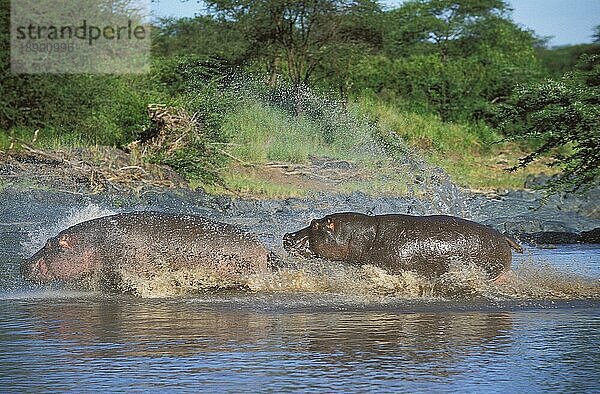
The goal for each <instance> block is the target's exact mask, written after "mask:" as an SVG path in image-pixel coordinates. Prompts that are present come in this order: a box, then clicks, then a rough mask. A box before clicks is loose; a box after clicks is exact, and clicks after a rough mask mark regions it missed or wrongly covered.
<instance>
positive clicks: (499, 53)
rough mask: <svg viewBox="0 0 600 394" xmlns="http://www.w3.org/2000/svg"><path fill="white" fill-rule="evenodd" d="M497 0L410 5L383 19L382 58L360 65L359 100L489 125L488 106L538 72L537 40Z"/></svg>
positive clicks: (355, 79) (355, 82)
mask: <svg viewBox="0 0 600 394" xmlns="http://www.w3.org/2000/svg"><path fill="white" fill-rule="evenodd" d="M506 11H507V7H506V4H505V2H503V1H498V0H462V1H449V0H435V1H422V0H418V1H416V0H415V1H408V2H405V3H403V4H402V5H401V6H400V7H399V8H398V9H396V10H393V11H391V12H389V13H388V14H386V15H385V16H384V18H383V20H384V26H385V27H384V33H385V34H384V45H383V48H384V51H383V53H382V54H380V55H377V56H372V57H364V58H363V59H361V60H359V61H358V62H356V64H355V65H354V67H353V70H352V72H351V75H352V88H353V92H354V94H355V95H362V94H363V93H364V92H365V91H369V92H374V93H375V94H377V95H380V96H383V97H385V96H391V97H394V98H395V99H396V100H397V102H399V103H401V104H402V105H403V107H404V108H407V109H414V110H417V111H420V112H433V113H436V114H438V115H439V116H440V117H441V118H442V119H443V120H453V121H456V120H458V121H473V120H475V121H477V120H482V119H483V120H485V119H487V117H488V116H489V113H490V105H489V103H490V102H492V101H498V100H502V99H504V98H506V97H507V96H509V95H510V92H511V90H512V88H513V86H514V85H515V84H517V83H519V82H526V81H530V80H532V79H533V78H536V77H537V76H538V75H539V73H540V68H539V67H538V65H537V63H536V59H535V56H534V51H533V44H534V43H535V39H534V38H533V36H532V34H531V33H530V32H527V31H523V30H521V29H520V28H519V27H518V26H516V25H515V24H514V23H513V22H512V21H511V20H510V19H508V17H507V16H506Z"/></svg>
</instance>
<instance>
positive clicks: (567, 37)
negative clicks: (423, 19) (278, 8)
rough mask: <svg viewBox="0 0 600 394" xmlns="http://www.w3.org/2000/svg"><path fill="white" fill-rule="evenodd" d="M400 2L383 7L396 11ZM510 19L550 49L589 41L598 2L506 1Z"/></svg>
mask: <svg viewBox="0 0 600 394" xmlns="http://www.w3.org/2000/svg"><path fill="white" fill-rule="evenodd" d="M401 2H402V0H386V1H382V4H384V5H385V6H388V7H395V6H397V5H398V4H400V3H401ZM508 2H509V4H510V6H511V8H512V9H513V12H512V19H513V20H514V21H515V22H516V23H518V24H519V25H521V26H522V27H525V28H527V29H530V30H533V31H534V32H535V33H536V35H538V36H540V37H547V36H552V37H553V38H552V39H551V40H550V41H549V45H550V46H560V45H569V44H582V43H589V42H591V41H592V37H591V36H592V34H593V28H594V26H597V25H600V0H508ZM152 8H153V13H154V15H156V16H160V17H165V16H175V17H184V16H187V17H192V16H194V14H196V13H199V12H201V11H202V5H201V4H198V2H197V1H196V0H188V1H184V2H182V1H181V0H153V3H152Z"/></svg>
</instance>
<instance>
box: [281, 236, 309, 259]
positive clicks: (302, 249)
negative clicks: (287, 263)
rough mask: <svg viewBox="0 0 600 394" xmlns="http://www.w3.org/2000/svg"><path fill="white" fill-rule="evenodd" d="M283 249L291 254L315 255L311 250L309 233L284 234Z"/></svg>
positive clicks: (301, 255)
mask: <svg viewBox="0 0 600 394" xmlns="http://www.w3.org/2000/svg"><path fill="white" fill-rule="evenodd" d="M283 249H285V251H286V252H287V253H288V254H289V255H290V256H300V257H307V258H308V257H314V256H315V254H314V253H313V252H312V251H311V250H310V240H309V238H308V235H304V234H302V233H301V232H299V233H288V234H285V235H284V236H283Z"/></svg>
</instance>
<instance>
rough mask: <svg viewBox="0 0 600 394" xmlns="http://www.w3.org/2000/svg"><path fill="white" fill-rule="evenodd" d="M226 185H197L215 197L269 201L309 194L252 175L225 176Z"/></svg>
mask: <svg viewBox="0 0 600 394" xmlns="http://www.w3.org/2000/svg"><path fill="white" fill-rule="evenodd" d="M223 178H224V185H225V187H223V186H220V185H218V184H212V185H199V184H197V185H195V186H196V187H198V186H201V187H202V188H203V189H204V191H205V192H207V193H209V194H213V195H222V194H225V195H238V196H239V195H241V196H245V197H248V196H252V197H260V198H267V199H277V198H288V197H304V196H306V195H307V194H308V191H307V190H305V189H300V188H298V187H294V186H291V185H285V184H281V183H276V182H273V181H271V180H269V179H260V178H256V177H253V176H251V175H248V174H246V175H244V176H241V175H239V174H236V173H235V172H233V171H232V172H228V173H227V174H224V176H223Z"/></svg>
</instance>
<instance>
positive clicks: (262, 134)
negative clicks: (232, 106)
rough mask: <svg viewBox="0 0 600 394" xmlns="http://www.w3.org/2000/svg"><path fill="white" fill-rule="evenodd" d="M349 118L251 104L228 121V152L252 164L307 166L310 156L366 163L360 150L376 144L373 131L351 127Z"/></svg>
mask: <svg viewBox="0 0 600 394" xmlns="http://www.w3.org/2000/svg"><path fill="white" fill-rule="evenodd" d="M334 116H335V114H334ZM347 117H348V115H347V114H346V116H338V117H337V119H336V118H335V117H334V118H333V119H331V118H329V119H323V118H320V119H319V118H317V119H315V118H311V117H310V116H305V115H303V116H300V117H294V116H292V115H290V114H288V113H286V112H285V111H283V110H281V109H278V108H275V107H272V106H269V105H266V104H262V103H259V102H249V103H246V104H244V105H241V106H240V108H239V109H238V110H237V111H234V112H232V113H231V114H229V115H228V116H227V117H226V119H225V122H224V124H223V129H222V130H223V131H224V133H225V135H227V136H228V137H229V139H230V141H231V143H230V144H229V146H228V149H227V150H228V152H229V153H230V154H232V155H233V156H235V157H237V158H239V159H240V160H243V161H246V162H249V163H254V164H264V163H267V162H270V161H279V162H287V163H303V162H306V161H307V160H308V159H309V157H310V156H325V157H330V158H334V159H344V160H364V159H365V157H364V152H363V150H362V149H360V148H361V147H364V146H368V145H371V144H373V142H374V140H373V139H372V136H371V131H370V130H369V126H368V125H366V124H361V123H360V122H352V123H348V122H347V119H346V118H347Z"/></svg>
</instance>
